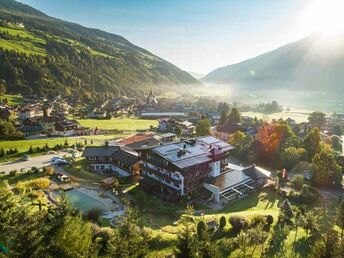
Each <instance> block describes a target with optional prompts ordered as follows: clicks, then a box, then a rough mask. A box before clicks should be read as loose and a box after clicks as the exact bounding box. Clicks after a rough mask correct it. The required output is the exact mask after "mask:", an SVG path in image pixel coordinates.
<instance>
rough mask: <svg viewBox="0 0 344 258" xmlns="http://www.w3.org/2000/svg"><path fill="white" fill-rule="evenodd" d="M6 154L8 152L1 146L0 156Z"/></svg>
mask: <svg viewBox="0 0 344 258" xmlns="http://www.w3.org/2000/svg"><path fill="white" fill-rule="evenodd" d="M5 156H6V152H5V149H4V148H1V150H0V157H5Z"/></svg>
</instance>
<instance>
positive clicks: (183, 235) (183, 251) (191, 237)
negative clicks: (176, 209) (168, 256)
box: [174, 207, 198, 258]
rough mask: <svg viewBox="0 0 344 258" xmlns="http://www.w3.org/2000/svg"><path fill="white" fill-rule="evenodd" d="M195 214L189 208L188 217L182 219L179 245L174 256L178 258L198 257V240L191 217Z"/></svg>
mask: <svg viewBox="0 0 344 258" xmlns="http://www.w3.org/2000/svg"><path fill="white" fill-rule="evenodd" d="M192 214H193V210H192V209H191V208H189V207H188V208H187V211H186V215H184V216H183V217H182V224H183V227H182V230H181V232H180V233H179V235H178V239H177V243H176V246H175V249H174V255H175V256H176V257H177V258H193V257H197V247H198V246H197V238H196V237H195V234H194V230H193V229H192V227H191V223H190V216H191V215H192Z"/></svg>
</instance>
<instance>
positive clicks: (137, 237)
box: [109, 208, 149, 258]
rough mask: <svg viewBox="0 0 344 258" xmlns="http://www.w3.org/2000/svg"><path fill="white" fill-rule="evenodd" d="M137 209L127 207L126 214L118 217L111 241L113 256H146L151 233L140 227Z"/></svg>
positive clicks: (110, 247)
mask: <svg viewBox="0 0 344 258" xmlns="http://www.w3.org/2000/svg"><path fill="white" fill-rule="evenodd" d="M138 221H139V217H138V214H137V211H136V210H133V209H131V208H127V209H126V211H125V216H123V217H122V218H120V219H118V221H117V222H116V227H115V229H114V236H113V237H112V238H111V239H110V241H109V255H111V256H112V257H119V258H121V257H123V258H126V257H144V256H145V255H146V253H147V252H148V241H149V235H148V234H147V232H146V231H145V230H144V229H142V228H140V227H138Z"/></svg>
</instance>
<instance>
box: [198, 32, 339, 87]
mask: <svg viewBox="0 0 344 258" xmlns="http://www.w3.org/2000/svg"><path fill="white" fill-rule="evenodd" d="M342 69H344V37H342V36H338V37H336V38H326V37H323V36H321V35H319V34H312V35H310V36H308V37H306V38H303V39H301V40H298V41H295V42H291V43H288V44H286V45H284V46H281V47H279V48H276V49H274V50H272V51H268V52H266V53H263V54H261V55H258V56H255V57H253V58H250V59H247V60H244V61H242V62H239V63H235V64H232V65H228V66H225V67H220V68H217V69H215V70H214V71H212V72H210V73H209V74H207V75H206V76H205V77H203V78H202V79H201V81H203V82H207V83H221V84H231V85H235V87H237V88H252V89H254V88H257V87H258V88H259V89H270V88H276V87H282V88H283V87H288V88H289V89H299V88H301V87H302V88H303V89H306V90H320V91H321V90H333V91H338V90H342V89H343V85H342V84H341V83H340V81H343V80H344V76H343V75H342V72H341V71H342ZM277 84H278V85H277Z"/></svg>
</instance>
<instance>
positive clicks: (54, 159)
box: [50, 157, 64, 162]
mask: <svg viewBox="0 0 344 258" xmlns="http://www.w3.org/2000/svg"><path fill="white" fill-rule="evenodd" d="M50 160H51V161H52V162H54V161H57V160H64V159H63V158H61V157H52V158H51V159H50Z"/></svg>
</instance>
